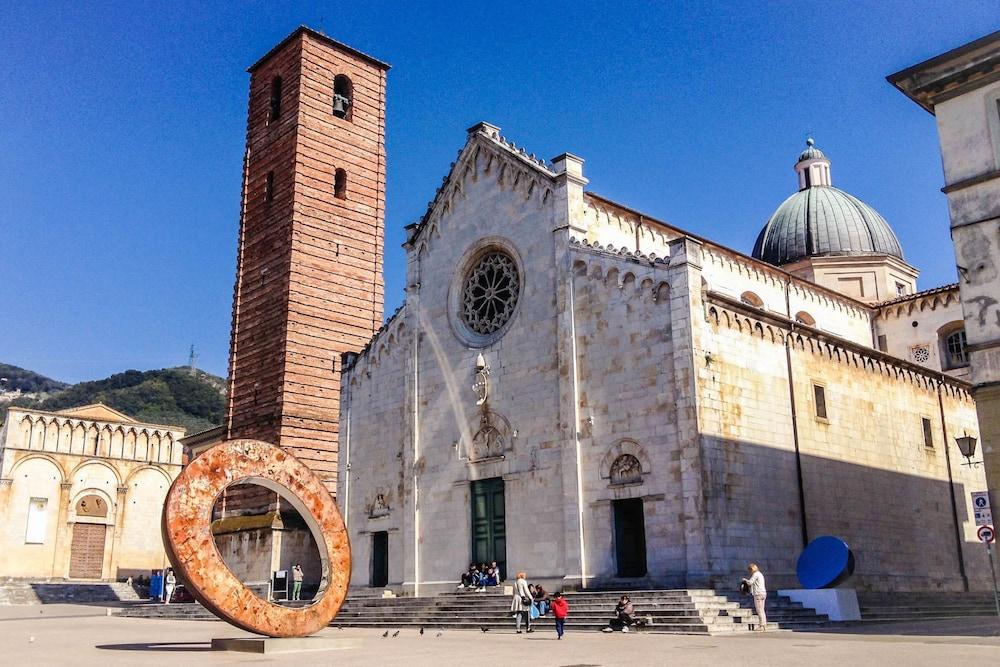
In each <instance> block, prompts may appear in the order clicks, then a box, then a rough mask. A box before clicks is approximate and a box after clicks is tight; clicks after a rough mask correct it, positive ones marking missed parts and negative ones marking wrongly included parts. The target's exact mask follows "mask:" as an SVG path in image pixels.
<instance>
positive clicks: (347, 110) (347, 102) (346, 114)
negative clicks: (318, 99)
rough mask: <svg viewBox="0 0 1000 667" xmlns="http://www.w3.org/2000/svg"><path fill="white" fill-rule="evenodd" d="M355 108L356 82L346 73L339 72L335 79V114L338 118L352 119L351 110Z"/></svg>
mask: <svg viewBox="0 0 1000 667" xmlns="http://www.w3.org/2000/svg"><path fill="white" fill-rule="evenodd" d="M353 108H354V84H352V83H351V80H350V79H348V78H347V76H346V75H344V74H338V75H337V76H336V77H334V79H333V115H334V116H336V117H337V118H343V119H345V120H351V110H352V109H353Z"/></svg>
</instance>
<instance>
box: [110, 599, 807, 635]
mask: <svg viewBox="0 0 1000 667" xmlns="http://www.w3.org/2000/svg"><path fill="white" fill-rule="evenodd" d="M620 595H621V592H620V591H596V592H581V593H567V594H566V600H567V601H568V602H569V606H570V615H569V618H568V619H567V622H566V627H567V630H568V631H574V630H575V631H599V630H601V629H602V628H604V627H606V626H607V623H608V619H609V618H610V617H611V615H612V611H613V610H614V607H615V603H616V602H617V601H618V598H619V596H620ZM628 595H629V597H630V598H631V600H632V603H633V605H634V606H635V610H636V616H637V618H640V619H643V620H645V621H646V625H645V627H644V628H641V631H644V632H671V633H691V634H723V633H732V632H746V631H749V630H751V629H753V628H754V627H755V626H756V624H757V620H758V619H757V617H756V615H755V614H754V613H753V611H752V610H751V609H749V608H747V603H744V604H741V602H740V600H739V599H738V598H737V597H729V596H727V595H725V594H718V593H716V592H715V591H711V590H693V589H692V590H670V591H666V590H657V591H628ZM509 609H510V596H509V595H504V594H502V593H499V592H487V593H476V592H471V591H470V592H455V593H445V594H442V595H437V596H434V597H424V598H408V597H399V598H382V597H374V596H371V595H360V596H354V595H353V594H352V595H351V596H349V597H348V598H347V600H346V601H345V602H344V605H343V607H341V610H340V613H339V614H337V618H335V619H334V622H333V624H334V625H337V626H342V627H367V628H392V629H399V630H404V629H411V630H417V629H419V628H425V629H426V630H438V631H439V630H444V629H452V630H459V629H464V630H476V629H483V628H485V629H487V630H500V629H503V630H509V629H511V628H512V627H513V620H512V618H511V616H510V612H509ZM119 613H120V614H121V615H123V616H133V617H143V618H171V619H182V618H183V619H191V620H197V619H204V620H209V619H212V618H214V617H213V616H212V615H211V613H209V612H208V611H207V610H206V609H204V608H203V607H201V605H198V604H172V605H169V606H167V605H162V604H150V605H140V606H133V607H129V608H127V609H123V610H122V611H121V612H119ZM767 614H768V625H769V626H770V627H774V628H786V629H804V628H814V627H819V626H822V625H823V624H825V623H826V622H827V618H826V616H821V615H818V614H816V613H815V612H814V611H813V610H811V609H806V608H803V607H802V605H801V604H798V603H795V602H791V601H790V600H788V599H787V598H782V597H779V596H773V599H772V598H769V599H768V605H767ZM535 623H536V624H537V627H538V628H539V630H542V629H549V630H551V629H554V625H553V620H552V617H551V615H547V616H544V617H542V618H540V619H537V620H536V621H535Z"/></svg>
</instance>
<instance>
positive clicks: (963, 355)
mask: <svg viewBox="0 0 1000 667" xmlns="http://www.w3.org/2000/svg"><path fill="white" fill-rule="evenodd" d="M938 340H939V341H940V347H941V360H942V364H941V366H942V367H943V368H944V370H950V369H952V368H962V367H964V366H968V365H969V351H968V349H966V348H967V343H966V340H965V326H964V324H963V323H962V322H961V321H959V322H952V323H950V324H946V325H944V326H943V327H941V328H940V329H939V330H938Z"/></svg>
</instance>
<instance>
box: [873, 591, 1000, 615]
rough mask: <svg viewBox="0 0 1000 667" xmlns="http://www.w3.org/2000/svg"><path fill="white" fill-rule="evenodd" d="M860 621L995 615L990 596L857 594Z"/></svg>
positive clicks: (942, 593) (995, 611) (976, 594)
mask: <svg viewBox="0 0 1000 667" xmlns="http://www.w3.org/2000/svg"><path fill="white" fill-rule="evenodd" d="M858 604H859V605H860V607H861V619H862V620H864V621H871V622H876V621H878V622H884V623H889V622H895V621H930V620H938V619H944V618H957V617H962V616H995V615H996V613H997V610H996V604H995V603H994V601H993V593H986V592H978V591H977V592H972V593H953V592H934V593H861V592H859V593H858Z"/></svg>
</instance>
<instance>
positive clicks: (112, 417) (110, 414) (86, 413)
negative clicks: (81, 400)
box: [58, 403, 136, 422]
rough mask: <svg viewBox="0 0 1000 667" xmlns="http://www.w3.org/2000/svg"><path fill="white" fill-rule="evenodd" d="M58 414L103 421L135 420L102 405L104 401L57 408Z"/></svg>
mask: <svg viewBox="0 0 1000 667" xmlns="http://www.w3.org/2000/svg"><path fill="white" fill-rule="evenodd" d="M58 414H60V415H66V416H67V417H77V418H79V419H93V420H94V421H104V422H135V421H136V420H135V419H133V418H132V417H129V416H128V415H127V414H125V413H124V412H118V411H117V410H115V409H114V408H109V407H108V406H106V405H104V403H92V404H90V405H81V406H79V407H76V408H67V409H65V410H59V412H58Z"/></svg>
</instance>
